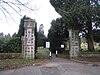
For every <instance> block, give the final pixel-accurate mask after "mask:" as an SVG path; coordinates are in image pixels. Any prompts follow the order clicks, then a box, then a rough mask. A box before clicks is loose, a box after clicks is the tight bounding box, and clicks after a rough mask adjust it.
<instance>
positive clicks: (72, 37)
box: [69, 29, 80, 58]
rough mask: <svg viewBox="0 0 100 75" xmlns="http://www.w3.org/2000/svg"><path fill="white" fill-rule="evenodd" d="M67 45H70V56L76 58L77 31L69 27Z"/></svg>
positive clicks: (78, 48) (77, 47) (77, 54)
mask: <svg viewBox="0 0 100 75" xmlns="http://www.w3.org/2000/svg"><path fill="white" fill-rule="evenodd" d="M69 45H70V51H69V52H70V53H69V54H70V58H77V57H78V56H79V50H80V46H79V45H80V44H79V31H78V30H72V29H69Z"/></svg>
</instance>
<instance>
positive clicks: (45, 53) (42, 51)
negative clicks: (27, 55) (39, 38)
mask: <svg viewBox="0 0 100 75" xmlns="http://www.w3.org/2000/svg"><path fill="white" fill-rule="evenodd" d="M37 51H38V52H37V53H36V58H37V59H44V58H48V57H49V49H46V48H38V50H37Z"/></svg>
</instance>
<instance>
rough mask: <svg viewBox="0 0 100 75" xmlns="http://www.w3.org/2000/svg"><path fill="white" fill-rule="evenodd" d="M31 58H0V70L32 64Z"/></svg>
mask: <svg viewBox="0 0 100 75" xmlns="http://www.w3.org/2000/svg"><path fill="white" fill-rule="evenodd" d="M32 64H33V60H28V59H27V60H26V59H6V60H0V70H8V69H15V68H19V67H23V66H28V65H32Z"/></svg>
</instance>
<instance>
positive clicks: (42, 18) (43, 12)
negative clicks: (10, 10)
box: [0, 0, 60, 35]
mask: <svg viewBox="0 0 100 75" xmlns="http://www.w3.org/2000/svg"><path fill="white" fill-rule="evenodd" d="M30 1H31V3H30V5H31V6H32V7H33V8H35V9H36V8H37V9H38V10H36V11H35V12H32V11H31V12H30V11H23V12H21V13H22V14H23V16H24V15H26V16H28V17H31V18H32V19H36V21H37V24H38V27H39V25H40V24H43V25H44V32H45V35H47V33H48V29H49V28H50V26H51V25H50V23H51V21H52V20H53V19H56V18H58V17H60V15H59V14H57V13H56V11H55V10H54V8H53V7H52V6H51V4H50V3H49V0H30ZM0 14H2V18H0V32H3V33H4V34H8V33H10V34H11V35H12V34H13V33H14V32H18V29H19V23H20V19H21V18H22V17H21V16H19V15H18V14H15V13H14V14H12V16H13V17H14V20H15V21H16V23H15V22H14V21H13V20H11V19H7V21H8V23H7V22H6V20H5V17H4V15H3V13H2V12H1V11H0ZM0 16H1V15H0Z"/></svg>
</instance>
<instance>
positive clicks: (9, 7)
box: [0, 0, 34, 21]
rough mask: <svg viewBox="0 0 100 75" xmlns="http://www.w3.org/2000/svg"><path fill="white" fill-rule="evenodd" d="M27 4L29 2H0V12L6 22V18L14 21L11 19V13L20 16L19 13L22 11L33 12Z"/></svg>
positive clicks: (21, 0)
mask: <svg viewBox="0 0 100 75" xmlns="http://www.w3.org/2000/svg"><path fill="white" fill-rule="evenodd" d="M29 3H30V1H29V0H0V11H1V12H2V13H3V15H4V16H5V19H6V21H7V18H8V16H9V17H10V18H12V20H13V21H14V19H13V17H12V14H13V13H17V14H18V15H20V16H22V14H21V12H22V11H24V10H28V11H34V9H33V8H32V7H31V6H30V5H29Z"/></svg>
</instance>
